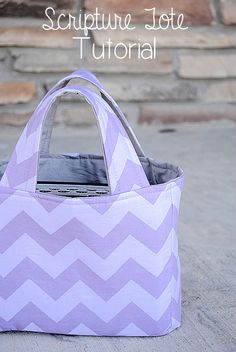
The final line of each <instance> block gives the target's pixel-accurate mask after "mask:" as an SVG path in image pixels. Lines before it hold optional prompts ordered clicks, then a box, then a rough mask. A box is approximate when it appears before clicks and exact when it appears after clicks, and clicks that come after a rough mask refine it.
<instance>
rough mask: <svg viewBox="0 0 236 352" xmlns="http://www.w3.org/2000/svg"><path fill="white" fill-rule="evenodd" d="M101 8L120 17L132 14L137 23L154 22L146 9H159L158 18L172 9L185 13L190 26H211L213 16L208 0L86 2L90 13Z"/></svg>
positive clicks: (96, 0) (87, 0) (110, 0)
mask: <svg viewBox="0 0 236 352" xmlns="http://www.w3.org/2000/svg"><path fill="white" fill-rule="evenodd" d="M96 7H97V8H99V9H100V11H101V12H102V13H105V14H109V13H111V14H112V13H116V14H118V15H126V14H127V13H130V14H132V18H133V19H134V20H135V21H137V22H146V23H147V22H152V15H151V13H150V12H145V11H144V9H151V8H153V7H156V8H157V18H158V17H159V16H160V14H162V13H168V12H170V9H171V7H173V8H174V10H175V13H177V14H178V13H183V14H184V15H185V19H186V23H188V24H210V23H211V22H212V19H213V16H212V12H211V8H210V4H209V1H208V0H198V1H195V0H174V1H173V0H158V2H157V1H156V0H140V1H135V0H130V1H127V0H120V1H116V0H85V8H86V10H87V11H88V12H94V11H95V8H96Z"/></svg>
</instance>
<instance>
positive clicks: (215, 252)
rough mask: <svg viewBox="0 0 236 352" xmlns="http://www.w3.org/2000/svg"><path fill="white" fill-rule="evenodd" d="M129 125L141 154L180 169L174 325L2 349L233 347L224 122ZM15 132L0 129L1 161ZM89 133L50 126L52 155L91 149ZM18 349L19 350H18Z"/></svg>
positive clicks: (227, 131)
mask: <svg viewBox="0 0 236 352" xmlns="http://www.w3.org/2000/svg"><path fill="white" fill-rule="evenodd" d="M172 128H173V129H175V130H176V132H175V133H159V131H160V130H163V126H160V125H157V126H151V127H148V126H139V127H135V131H136V133H137V134H138V135H139V139H140V142H141V144H142V146H143V148H144V150H145V152H146V153H147V155H150V156H153V157H155V159H158V160H164V161H169V162H173V163H175V164H177V165H180V167H181V168H182V169H183V170H184V174H185V184H184V190H183V196H182V199H181V212H180V218H179V226H178V234H179V244H180V259H181V269H182V285H183V293H182V302H183V305H182V312H183V316H182V319H183V321H182V326H181V328H180V329H177V330H176V331H175V332H173V333H172V334H170V335H167V336H163V337H158V338H155V337H151V338H148V337H145V338H134V337H116V338H111V337H95V338H94V337H89V336H87V337H85V336H79V337H78V336H65V335H50V334H48V335H46V334H39V333H0V346H1V351H3V352H19V350H22V351H24V352H54V351H55V352H65V351H66V352H78V351H79V352H114V351H116V352H170V351H171V352H189V351H191V352H234V351H235V346H236V338H235V326H236V314H235V296H236V260H235V251H236V241H235V231H234V229H235V227H236V217H235V192H234V188H235V173H236V163H235V153H234V150H235V135H236V124H235V123H229V122H223V121H221V122H217V123H213V122H212V123H201V124H181V125H172ZM19 134H20V131H19V129H16V130H15V129H14V130H13V129H9V128H1V129H0V154H1V156H2V157H5V156H7V155H8V154H9V153H10V152H11V151H12V150H13V147H14V145H15V143H16V140H17V138H18V137H19ZM97 136H98V131H97V129H93V128H89V129H76V128H68V129H67V128H64V127H63V128H62V127H59V128H58V129H55V135H54V139H53V142H52V152H81V151H82V152H92V153H93V152H96V153H98V146H99V142H98V139H97ZM19 346H21V347H20V349H19Z"/></svg>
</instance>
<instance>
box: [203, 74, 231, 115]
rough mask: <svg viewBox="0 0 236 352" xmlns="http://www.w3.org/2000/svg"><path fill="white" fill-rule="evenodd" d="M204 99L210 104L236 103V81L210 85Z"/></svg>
mask: <svg viewBox="0 0 236 352" xmlns="http://www.w3.org/2000/svg"><path fill="white" fill-rule="evenodd" d="M202 99H205V100H206V101H209V102H224V103H236V81H231V80H229V81H226V82H214V83H210V84H209V86H208V88H207V90H206V92H204V94H203V96H202ZM235 116H236V113H235Z"/></svg>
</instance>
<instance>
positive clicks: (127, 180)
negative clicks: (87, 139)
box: [0, 86, 149, 194]
mask: <svg viewBox="0 0 236 352" xmlns="http://www.w3.org/2000/svg"><path fill="white" fill-rule="evenodd" d="M67 93H74V94H80V95H81V96H82V97H84V98H85V99H86V100H87V101H88V103H89V104H90V105H91V106H92V108H93V110H94V113H95V116H96V118H97V122H98V126H99V130H100V134H101V140H102V146H103V155H104V161H105V168H106V172H107V179H108V184H109V186H110V192H111V194H120V193H123V192H128V191H131V190H135V189H140V188H143V187H147V186H149V182H148V179H147V177H146V175H145V172H144V170H143V167H142V166H141V163H140V160H139V157H138V155H137V153H136V151H135V149H134V146H133V144H132V143H131V141H130V139H129V136H128V134H127V131H126V129H125V128H124V126H123V124H122V123H121V121H120V119H119V118H118V117H117V115H116V114H115V113H114V111H113V110H112V109H111V107H110V105H109V104H108V103H107V102H106V101H105V100H104V99H103V98H102V97H101V96H99V95H98V94H96V93H95V92H93V91H92V90H90V89H88V88H85V87H80V86H66V87H63V88H60V89H58V90H54V91H52V92H51V93H50V94H48V95H47V96H46V98H45V99H43V101H42V102H41V103H40V104H39V106H38V108H37V109H36V110H35V112H34V114H33V116H32V117H31V119H30V120H29V122H28V124H27V125H26V127H25V129H24V131H23V133H22V135H21V137H20V139H19V140H18V143H17V145H16V148H15V150H14V152H13V154H12V156H11V159H10V161H9V163H8V166H7V168H6V170H5V173H4V175H3V177H2V179H1V182H0V185H1V186H4V187H10V188H15V189H18V190H23V191H28V192H35V190H36V185H37V174H38V164H39V157H40V140H41V135H42V130H43V125H44V122H45V121H47V118H48V116H50V109H51V107H52V106H56V104H57V102H58V99H57V98H58V97H60V96H62V95H64V94H67Z"/></svg>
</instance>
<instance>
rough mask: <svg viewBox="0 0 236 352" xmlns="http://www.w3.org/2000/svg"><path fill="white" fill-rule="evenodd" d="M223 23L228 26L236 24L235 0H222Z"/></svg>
mask: <svg viewBox="0 0 236 352" xmlns="http://www.w3.org/2000/svg"><path fill="white" fill-rule="evenodd" d="M220 5H221V14H222V18H223V22H224V23H225V24H227V25H231V24H236V2H235V0H220Z"/></svg>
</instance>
